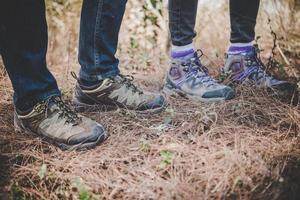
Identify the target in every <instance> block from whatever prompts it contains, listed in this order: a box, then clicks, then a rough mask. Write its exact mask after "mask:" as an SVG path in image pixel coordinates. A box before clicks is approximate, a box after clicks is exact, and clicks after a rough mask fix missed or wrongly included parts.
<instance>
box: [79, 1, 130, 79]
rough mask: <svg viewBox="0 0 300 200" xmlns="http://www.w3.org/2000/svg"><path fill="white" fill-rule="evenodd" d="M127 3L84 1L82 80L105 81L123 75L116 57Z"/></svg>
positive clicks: (80, 52)
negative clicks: (120, 72)
mask: <svg viewBox="0 0 300 200" xmlns="http://www.w3.org/2000/svg"><path fill="white" fill-rule="evenodd" d="M126 2H127V0H84V1H83V6H82V13H81V23H80V39H79V63H80V65H81V70H80V74H79V75H80V78H81V79H84V80H86V81H97V80H103V79H105V78H108V77H114V76H116V75H118V74H119V68H118V64H119V60H118V59H117V58H116V57H115V54H116V51H117V45H118V36H119V31H120V26H121V22H122V19H123V15H124V11H125V6H126Z"/></svg>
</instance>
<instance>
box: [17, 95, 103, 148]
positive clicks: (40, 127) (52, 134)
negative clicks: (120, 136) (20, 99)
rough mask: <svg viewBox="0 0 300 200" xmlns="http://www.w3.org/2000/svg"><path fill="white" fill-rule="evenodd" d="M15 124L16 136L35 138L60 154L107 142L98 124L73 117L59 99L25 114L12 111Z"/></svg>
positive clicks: (73, 113) (40, 105)
mask: <svg viewBox="0 0 300 200" xmlns="http://www.w3.org/2000/svg"><path fill="white" fill-rule="evenodd" d="M14 122H15V129H16V131H17V132H24V131H25V132H26V133H30V134H36V135H38V136H40V137H42V138H43V139H46V140H47V141H48V142H51V143H53V144H55V145H57V146H59V147H60V148H61V149H63V150H74V149H76V150H81V149H89V148H92V147H95V146H96V145H97V144H99V143H102V142H103V141H104V140H105V139H106V134H105V131H104V129H103V127H102V126H101V125H100V124H98V123H97V122H95V121H93V120H91V119H89V118H87V117H84V116H81V115H78V114H77V113H75V112H74V111H73V110H71V109H70V108H69V107H68V106H67V105H66V104H65V103H64V102H63V101H62V100H61V98H60V97H51V98H49V99H48V100H46V101H43V102H41V103H38V104H37V105H36V106H35V107H34V108H33V109H32V111H31V112H29V113H26V114H22V113H17V111H15V120H14Z"/></svg>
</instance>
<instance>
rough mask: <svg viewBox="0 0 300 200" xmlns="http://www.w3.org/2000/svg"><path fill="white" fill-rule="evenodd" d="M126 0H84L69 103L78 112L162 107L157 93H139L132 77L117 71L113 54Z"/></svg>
mask: <svg viewBox="0 0 300 200" xmlns="http://www.w3.org/2000/svg"><path fill="white" fill-rule="evenodd" d="M126 2H127V0H93V1H92V0H84V1H83V7H82V15H81V26H80V29H81V30H80V43H79V63H80V65H81V70H80V74H79V76H80V78H79V79H78V81H77V86H76V89H75V92H74V93H75V95H74V99H73V103H74V105H75V108H76V109H77V110H79V111H83V110H85V111H98V110H99V109H100V110H110V109H117V108H126V109H130V110H137V111H141V112H158V111H161V110H162V109H163V108H164V106H165V99H164V98H163V96H161V95H160V94H156V93H148V92H143V91H142V90H141V89H139V88H138V87H136V86H135V85H134V84H133V83H132V78H129V77H127V76H123V75H120V74H119V68H118V64H119V61H118V59H117V58H116V57H115V53H116V51H117V45H118V35H119V30H120V26H121V22H122V18H123V15H124V11H125V6H126Z"/></svg>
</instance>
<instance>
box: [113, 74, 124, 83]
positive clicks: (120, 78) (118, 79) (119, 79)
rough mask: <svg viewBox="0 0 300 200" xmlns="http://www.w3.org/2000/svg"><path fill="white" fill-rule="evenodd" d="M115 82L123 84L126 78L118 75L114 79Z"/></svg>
mask: <svg viewBox="0 0 300 200" xmlns="http://www.w3.org/2000/svg"><path fill="white" fill-rule="evenodd" d="M113 80H114V81H116V82H118V83H119V82H122V81H123V80H124V78H123V77H121V76H119V75H117V76H115V77H114V78H113Z"/></svg>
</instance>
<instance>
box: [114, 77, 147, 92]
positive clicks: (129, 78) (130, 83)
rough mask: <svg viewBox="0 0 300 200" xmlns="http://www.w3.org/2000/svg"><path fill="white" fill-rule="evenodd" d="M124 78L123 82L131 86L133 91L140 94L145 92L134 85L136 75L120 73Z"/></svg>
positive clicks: (128, 86)
mask: <svg viewBox="0 0 300 200" xmlns="http://www.w3.org/2000/svg"><path fill="white" fill-rule="evenodd" d="M119 76H120V77H121V78H122V81H121V84H125V85H126V87H127V88H131V89H132V91H133V92H135V93H136V92H137V93H139V95H142V94H144V92H143V91H142V90H141V89H140V88H138V87H137V86H136V85H134V83H133V80H134V77H133V76H130V75H119Z"/></svg>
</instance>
